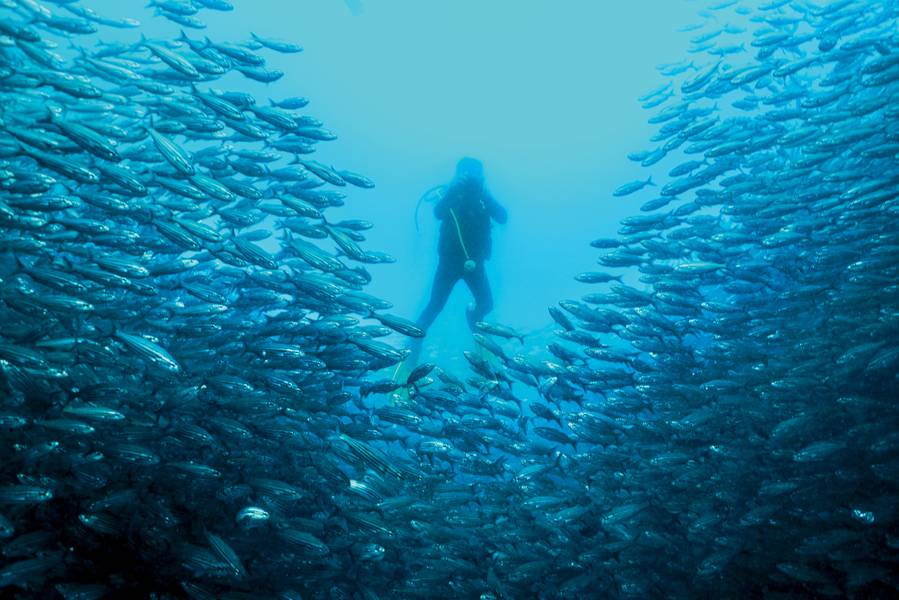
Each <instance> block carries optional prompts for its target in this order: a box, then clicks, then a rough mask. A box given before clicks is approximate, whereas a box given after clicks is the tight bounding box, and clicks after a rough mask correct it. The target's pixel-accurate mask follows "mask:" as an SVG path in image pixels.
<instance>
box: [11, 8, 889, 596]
mask: <svg viewBox="0 0 899 600" xmlns="http://www.w3.org/2000/svg"><path fill="white" fill-rule="evenodd" d="M150 8H151V9H152V11H153V14H154V15H156V16H159V17H161V18H164V19H166V20H168V21H171V22H172V23H173V29H174V30H178V29H179V28H183V30H181V31H180V34H178V35H173V36H172V39H148V38H146V37H145V36H144V35H141V34H140V22H139V21H138V20H136V19H113V18H106V17H103V16H101V15H99V14H97V13H96V12H95V11H93V10H91V9H89V8H86V7H82V6H81V4H80V3H79V2H78V1H77V0H44V1H43V2H39V1H38V0H0V14H2V18H0V57H2V60H0V593H2V594H3V595H4V596H6V595H9V597H22V598H30V597H41V598H53V597H58V598H64V599H66V600H88V599H93V598H106V597H114V598H137V597H152V598H179V597H189V598H197V599H206V598H210V599H212V598H233V599H239V598H281V599H297V598H329V599H351V598H352V599H357V598H358V599H375V598H413V597H414V598H481V599H483V600H489V599H499V598H596V597H616V598H635V599H636V598H696V597H716V598H747V597H766V598H768V597H773V598H777V597H782V598H795V597H816V598H817V597H834V598H837V597H856V598H888V597H895V595H896V594H897V592H899V568H897V565H899V411H897V408H896V399H897V398H899V227H896V225H895V223H896V220H897V217H899V162H897V161H899V118H897V117H899V104H897V101H899V28H897V18H899V3H896V2H894V1H892V0H831V1H828V2H822V1H819V2H812V1H809V0H752V1H750V0H723V1H722V0H716V1H715V2H714V3H712V4H710V5H708V6H707V7H706V8H703V9H702V10H700V11H699V15H700V20H699V21H697V22H696V23H695V24H693V25H689V26H686V27H684V28H682V29H683V31H684V32H686V35H689V36H690V47H689V53H690V54H691V57H690V58H689V59H687V60H684V61H681V62H675V63H669V64H665V65H660V66H659V72H660V73H661V75H662V76H663V77H664V78H665V81H664V83H663V85H661V86H660V87H658V88H657V89H655V90H653V91H651V92H648V93H647V94H646V95H644V96H643V97H641V98H640V99H639V101H640V102H641V103H642V104H643V107H644V108H645V109H646V110H647V111H649V114H650V117H649V120H650V123H652V124H653V125H656V126H657V128H658V133H657V134H656V135H655V136H654V137H653V139H652V142H653V147H652V148H651V149H648V150H645V151H639V152H633V153H631V154H630V155H629V158H631V159H632V160H634V161H637V162H639V163H641V164H642V165H643V166H644V167H647V168H649V167H652V168H653V174H654V175H653V176H648V177H647V178H646V179H645V180H643V179H638V180H635V181H632V182H629V183H625V184H623V185H621V186H620V187H618V188H617V189H616V190H614V191H611V190H610V192H611V193H610V197H608V198H600V199H598V202H634V203H635V204H634V215H633V216H631V217H628V218H626V219H624V220H623V221H622V222H621V227H620V229H619V231H618V236H617V237H615V238H608V239H605V238H603V239H597V240H594V241H593V242H592V246H593V247H594V248H596V249H597V250H599V256H598V265H599V266H598V268H597V270H595V271H590V272H585V273H581V274H578V275H576V279H577V280H578V281H579V282H582V283H583V284H584V285H585V286H586V287H585V295H584V296H583V297H581V298H580V299H579V300H568V299H566V300H562V301H561V302H559V304H558V306H554V307H551V308H550V310H549V317H550V318H551V319H552V322H554V324H556V325H558V330H557V331H556V333H555V334H553V339H551V340H549V341H548V342H545V343H543V344H541V345H539V346H538V347H535V344H536V341H535V340H533V339H531V338H530V337H525V336H523V335H522V334H521V333H519V332H518V331H516V330H515V329H513V328H511V327H508V326H506V325H503V324H499V323H495V322H484V323H479V324H478V332H477V333H476V334H475V335H474V342H475V343H476V344H477V346H478V348H480V350H481V351H479V352H466V353H465V358H466V359H467V362H468V364H469V365H470V367H471V369H470V373H466V374H462V373H451V372H449V371H448V370H445V369H441V368H440V367H439V366H435V365H434V364H430V363H426V364H421V365H416V366H414V367H415V368H413V369H411V372H409V374H408V376H407V377H405V378H404V379H403V380H402V381H395V380H394V379H392V378H390V377H389V375H385V373H389V372H390V369H387V368H388V367H392V366H394V365H398V364H400V363H401V362H402V361H403V360H404V358H405V357H406V355H407V351H406V350H404V349H403V348H402V343H396V342H395V341H394V340H396V339H398V338H399V339H402V338H401V336H407V337H412V338H415V337H421V336H423V335H424V332H422V331H421V330H420V329H419V328H418V327H417V326H416V325H415V324H414V323H413V322H411V321H409V320H407V319H405V318H403V317H401V316H398V315H395V314H392V313H391V312H390V310H391V308H392V307H391V305H390V303H389V302H387V301H385V300H382V299H379V298H376V297H374V296H372V295H369V294H367V293H365V292H364V288H365V285H366V284H367V283H368V282H369V281H370V279H371V277H370V274H369V273H368V271H367V270H366V265H370V264H376V263H383V262H391V261H392V260H393V259H392V258H391V257H390V256H389V255H387V254H385V253H383V252H379V251H377V250H370V249H365V244H364V242H365V233H364V232H365V231H366V230H367V229H369V228H370V227H371V226H372V224H371V223H368V222H365V221H362V220H342V221H333V220H329V218H328V215H327V209H328V208H331V207H338V206H341V205H343V204H344V203H345V202H352V199H353V193H358V194H364V191H362V189H364V188H370V187H372V186H373V185H374V184H373V183H372V181H370V180H369V179H368V178H366V177H365V176H363V175H361V174H358V173H355V172H353V171H350V170H345V169H343V168H338V167H335V166H332V165H328V164H324V163H322V162H319V161H317V160H315V159H314V158H311V155H314V153H315V151H316V148H317V146H318V145H319V144H322V143H329V142H331V141H332V140H335V139H336V136H335V134H334V133H333V132H332V131H330V130H329V129H327V128H326V127H325V124H324V123H322V122H320V121H319V120H317V119H316V118H314V117H313V116H311V115H310V114H308V112H309V110H310V109H311V108H314V104H312V105H310V106H308V107H307V104H309V102H308V100H307V99H305V98H302V97H291V98H285V99H282V100H278V101H274V100H273V101H271V102H270V103H268V104H266V103H263V102H257V100H256V99H255V98H254V97H253V96H252V95H251V94H248V93H246V92H242V91H240V90H234V89H223V88H222V87H221V86H222V85H224V84H225V82H228V84H229V85H230V86H232V87H238V86H239V83H237V84H235V83H233V82H240V81H241V79H243V78H245V79H248V80H252V81H254V82H263V83H269V84H273V83H275V82H277V81H278V80H279V79H280V78H281V77H282V76H283V75H284V73H283V72H281V71H278V70H277V69H273V68H270V67H268V66H267V64H266V55H267V54H268V53H272V52H277V53H297V52H300V51H302V47H301V46H299V45H297V44H295V43H293V42H287V41H282V40H277V39H270V38H266V37H264V36H262V35H256V34H254V35H253V36H252V39H250V40H243V41H228V40H226V41H219V40H214V39H212V38H213V36H212V35H210V37H206V36H205V35H203V36H199V35H197V34H196V33H193V31H194V30H201V29H203V28H204V27H205V25H204V23H203V20H202V19H203V14H204V11H210V10H215V11H228V10H231V9H232V8H233V7H232V5H231V4H230V3H229V2H228V0H153V1H152V2H151V3H150ZM109 28H117V29H121V30H123V31H125V32H128V31H129V30H130V31H131V33H133V39H132V41H131V42H130V43H122V42H104V41H103V40H102V34H103V32H104V31H108V30H109ZM188 32H190V33H188ZM223 78H224V81H219V80H222V79H223ZM271 89H272V90H275V89H276V86H273V87H272V88H271ZM597 143H600V142H599V141H598V142H597ZM352 188H357V189H358V188H362V189H359V190H358V191H356V192H352V193H351V192H350V191H349V190H351V189H352ZM636 198H642V199H641V200H639V201H637V200H635V199H636ZM547 320H548V321H549V318H548V319H547Z"/></svg>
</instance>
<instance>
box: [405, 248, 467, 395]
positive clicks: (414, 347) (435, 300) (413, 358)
mask: <svg viewBox="0 0 899 600" xmlns="http://www.w3.org/2000/svg"><path fill="white" fill-rule="evenodd" d="M458 280H459V275H458V274H456V273H455V272H454V271H453V270H452V269H450V268H449V267H448V266H447V264H446V263H445V261H442V260H441V261H440V263H439V264H438V265H437V272H436V273H435V274H434V283H433V285H432V286H431V298H430V299H429V300H428V305H427V306H426V307H425V309H424V310H423V311H422V313H421V315H420V316H419V317H418V320H417V321H416V322H415V323H416V325H418V326H419V327H421V328H422V329H424V330H425V331H426V332H427V330H428V329H429V328H430V327H431V325H432V324H433V323H434V319H436V318H437V315H439V314H440V311H441V310H443V307H444V306H446V301H447V300H448V299H449V296H450V293H451V292H452V291H453V287H455V285H456V281H458ZM423 345H424V338H412V341H411V342H409V345H408V349H409V354H408V355H407V356H406V359H405V360H404V361H403V362H401V363H400V364H398V365H397V366H396V369H395V370H394V372H393V380H394V381H397V382H402V381H405V378H406V377H407V376H408V374H409V372H410V371H412V369H414V368H415V367H416V366H417V365H418V359H419V357H420V356H421V350H422V346H423Z"/></svg>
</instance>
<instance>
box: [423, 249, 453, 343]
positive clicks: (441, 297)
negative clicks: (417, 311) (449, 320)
mask: <svg viewBox="0 0 899 600" xmlns="http://www.w3.org/2000/svg"><path fill="white" fill-rule="evenodd" d="M458 280H459V275H458V274H457V273H455V270H454V269H452V268H450V267H449V266H448V265H447V264H446V262H445V261H443V260H441V261H440V263H439V264H438V265H437V273H435V274H434V284H433V285H432V286H431V299H430V300H428V305H427V306H426V307H425V309H424V310H423V311H422V313H421V315H420V316H419V317H418V320H417V321H416V324H417V325H418V326H419V327H421V328H422V329H424V330H425V331H427V330H428V329H429V328H430V327H431V325H432V324H433V323H434V320H435V319H436V318H437V315H439V314H440V311H441V310H443V307H444V306H446V301H447V300H449V297H450V293H452V291H453V287H454V286H455V285H456V281H458Z"/></svg>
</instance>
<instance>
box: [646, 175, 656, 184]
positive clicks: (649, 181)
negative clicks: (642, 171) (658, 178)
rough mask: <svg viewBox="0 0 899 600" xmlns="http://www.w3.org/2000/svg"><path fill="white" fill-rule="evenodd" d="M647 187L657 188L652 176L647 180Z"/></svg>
mask: <svg viewBox="0 0 899 600" xmlns="http://www.w3.org/2000/svg"><path fill="white" fill-rule="evenodd" d="M646 185H652V186H655V183H654V182H653V180H652V175H650V176H649V179H647V180H646Z"/></svg>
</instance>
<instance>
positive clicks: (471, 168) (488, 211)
mask: <svg viewBox="0 0 899 600" xmlns="http://www.w3.org/2000/svg"><path fill="white" fill-rule="evenodd" d="M434 192H438V194H439V199H438V200H437V204H436V205H435V207H434V216H436V217H437V219H439V220H440V221H441V223H440V240H439V242H438V244H437V254H438V257H439V262H438V265H437V272H436V274H435V275H434V283H433V285H432V286H431V296H430V299H429V301H428V305H427V306H426V307H425V309H424V310H423V311H422V313H421V315H420V316H419V317H418V320H417V321H416V324H417V325H418V326H419V327H420V328H422V329H423V330H425V331H427V330H428V328H429V327H430V326H431V324H432V323H433V322H434V320H435V319H436V318H437V315H439V314H440V311H441V310H443V307H444V305H446V301H447V300H448V299H449V296H450V293H451V292H452V291H453V288H454V287H455V285H456V283H457V282H458V281H459V280H460V279H461V280H463V281H465V283H466V285H468V289H469V290H471V295H472V296H473V297H474V301H475V303H474V306H473V307H472V306H469V307H468V308H467V309H466V318H467V320H468V327H469V328H470V329H471V330H472V331H474V329H475V324H476V323H477V322H478V321H482V320H483V319H484V317H485V316H486V315H487V313H489V312H490V311H491V310H492V309H493V294H492V293H491V291H490V282H489V281H487V271H486V270H485V268H484V263H485V261H486V260H487V259H489V258H490V251H491V239H490V229H491V227H492V223H491V221H496V222H497V223H500V224H503V223H505V222H506V221H507V220H508V215H507V213H506V209H505V208H503V207H502V206H500V205H499V203H498V202H497V201H496V200H495V199H494V198H493V196H492V195H491V194H490V192H488V191H487V189H486V188H485V186H484V165H483V164H482V163H481V161H479V160H476V159H474V158H469V157H466V158H463V159H461V160H460V161H459V162H458V164H457V165H456V175H455V177H454V178H453V180H452V181H451V182H450V183H449V184H448V185H445V186H437V187H435V188H431V189H430V190H428V192H426V193H425V195H424V196H422V200H424V199H425V198H426V197H427V196H429V195H430V194H432V193H434ZM420 204H421V200H419V205H420ZM416 213H417V209H416ZM416 225H417V223H416ZM422 341H423V340H422V339H420V338H419V339H416V340H414V341H413V342H412V345H411V346H410V350H411V351H412V352H411V354H410V355H409V357H408V358H407V359H406V362H405V364H407V365H411V367H414V366H415V364H416V363H417V362H418V356H419V354H420V353H421V347H422ZM411 367H410V368H411ZM397 372H399V369H398V370H397Z"/></svg>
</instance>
